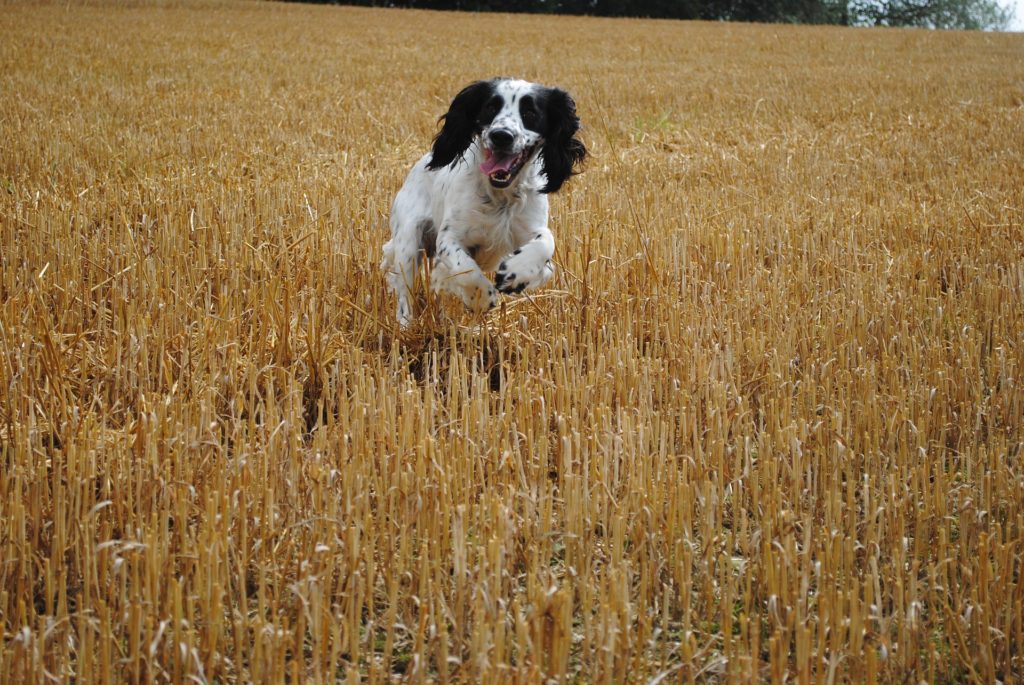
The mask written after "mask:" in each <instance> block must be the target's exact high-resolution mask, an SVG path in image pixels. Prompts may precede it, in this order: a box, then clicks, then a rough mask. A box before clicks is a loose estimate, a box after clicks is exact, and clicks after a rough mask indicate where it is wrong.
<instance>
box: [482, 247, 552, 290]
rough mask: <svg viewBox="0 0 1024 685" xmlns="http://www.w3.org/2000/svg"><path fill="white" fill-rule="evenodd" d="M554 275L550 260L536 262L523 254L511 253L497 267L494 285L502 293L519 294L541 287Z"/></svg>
mask: <svg viewBox="0 0 1024 685" xmlns="http://www.w3.org/2000/svg"><path fill="white" fill-rule="evenodd" d="M517 252H518V250H517ZM554 273H555V267H554V265H553V264H552V263H551V260H550V259H545V260H543V261H538V260H536V259H534V258H533V257H532V256H531V255H528V254H526V253H524V252H519V254H516V252H513V253H512V254H511V255H510V256H508V257H506V258H505V259H504V260H503V261H502V262H501V264H500V265H499V266H498V272H497V273H496V274H495V275H494V285H495V286H496V287H497V288H498V290H500V291H501V292H503V293H508V294H515V293H521V292H523V291H524V290H533V289H534V288H539V287H541V286H542V285H544V284H545V283H547V282H548V281H550V280H551V276H552V275H553V274H554Z"/></svg>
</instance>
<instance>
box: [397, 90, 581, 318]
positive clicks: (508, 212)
mask: <svg viewBox="0 0 1024 685" xmlns="http://www.w3.org/2000/svg"><path fill="white" fill-rule="evenodd" d="M442 119H443V120H444V125H443V126H442V127H441V132H440V133H439V134H438V135H437V137H436V138H435V139H434V146H433V149H432V150H431V152H430V153H429V154H427V155H425V156H424V157H423V158H422V159H420V161H419V162H417V163H416V165H415V166H414V167H413V168H412V171H411V172H409V176H408V177H407V178H406V179H405V183H404V184H403V185H402V188H401V190H399V191H398V195H396V196H395V202H394V204H393V205H392V208H391V240H389V241H388V242H387V243H386V244H385V245H384V259H383V261H382V262H381V268H383V269H384V270H385V271H386V272H387V274H388V283H389V284H390V285H391V287H392V288H393V289H394V291H395V294H396V295H397V296H398V322H399V324H401V325H402V326H407V325H408V324H409V322H410V321H411V320H412V304H411V296H412V286H413V283H414V277H415V274H416V271H417V267H418V265H419V260H420V252H421V251H422V252H423V253H424V254H425V255H426V256H427V258H428V259H433V267H432V270H431V278H430V280H431V287H432V288H433V290H435V291H438V292H442V291H447V292H450V293H453V294H455V295H457V296H458V297H459V298H461V299H462V302H463V303H464V304H465V305H466V307H468V308H469V309H470V310H472V311H474V312H483V311H486V310H488V309H490V308H492V307H494V306H495V305H496V304H497V303H498V291H501V292H503V293H520V292H522V291H523V290H529V289H533V288H539V287H540V286H542V285H544V284H545V283H547V282H548V280H550V278H551V276H552V274H553V273H554V266H553V265H552V263H551V257H552V255H553V254H554V252H555V239H554V236H553V235H552V234H551V230H550V229H549V228H548V198H547V193H553V192H555V191H557V190H558V189H559V188H561V187H562V184H563V183H565V181H566V179H568V178H569V177H570V176H572V175H573V174H575V173H577V171H578V167H579V165H580V164H581V163H582V162H583V158H584V157H585V156H586V154H587V150H586V148H585V147H584V146H583V143H582V142H580V140H579V139H578V138H576V133H577V131H579V128H580V122H579V118H578V117H577V116H576V104H575V103H574V102H573V100H572V98H571V97H569V94H568V93H566V92H565V91H563V90H559V89H557V88H548V87H545V86H541V85H537V84H535V83H528V82H526V81H516V80H512V79H494V80H491V81H477V82H476V83H473V84H470V85H469V86H467V87H466V88H464V89H463V90H462V91H461V92H460V93H459V94H458V95H456V96H455V99H454V100H452V104H451V106H450V107H449V109H448V113H447V114H445V115H444V116H443V117H442ZM488 271H496V272H497V273H496V274H495V277H494V283H493V284H492V283H491V282H490V281H489V280H488V279H487V277H486V276H485V275H484V272H488Z"/></svg>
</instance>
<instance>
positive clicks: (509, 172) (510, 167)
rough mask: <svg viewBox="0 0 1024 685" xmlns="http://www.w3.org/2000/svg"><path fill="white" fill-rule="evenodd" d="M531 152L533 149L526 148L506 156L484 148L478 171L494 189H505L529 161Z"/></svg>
mask: <svg viewBox="0 0 1024 685" xmlns="http://www.w3.org/2000/svg"><path fill="white" fill-rule="evenodd" d="M532 152H533V148H526V149H525V150H523V151H522V152H520V153H518V154H506V153H502V152H496V151H494V150H488V149H487V148H484V161H483V163H482V164H481V165H480V171H481V172H483V173H484V175H486V176H487V178H488V179H489V180H490V182H491V185H492V186H494V187H495V188H507V187H508V186H509V185H510V184H511V183H512V181H513V179H515V177H516V174H518V173H519V171H520V170H521V169H522V168H523V165H524V164H526V161H527V160H528V159H530V154H531V153H532Z"/></svg>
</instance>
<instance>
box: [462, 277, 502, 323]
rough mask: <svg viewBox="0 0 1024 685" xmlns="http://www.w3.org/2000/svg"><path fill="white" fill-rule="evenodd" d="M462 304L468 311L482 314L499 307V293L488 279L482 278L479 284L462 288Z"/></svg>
mask: <svg viewBox="0 0 1024 685" xmlns="http://www.w3.org/2000/svg"><path fill="white" fill-rule="evenodd" d="M462 302H463V304H465V305H466V309H468V310H469V311H471V312H476V313H477V314H480V313H482V312H486V311H487V310H489V309H494V308H495V307H497V306H498V291H497V290H496V289H495V288H494V286H493V285H491V284H490V282H489V281H488V280H487V279H485V278H483V277H481V278H480V279H479V282H477V283H471V284H469V285H466V286H464V287H463V288H462Z"/></svg>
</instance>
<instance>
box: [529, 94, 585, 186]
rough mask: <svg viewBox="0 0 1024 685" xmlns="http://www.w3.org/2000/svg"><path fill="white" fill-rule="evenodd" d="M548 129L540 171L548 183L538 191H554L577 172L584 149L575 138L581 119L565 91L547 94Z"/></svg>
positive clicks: (574, 104) (583, 157) (542, 151)
mask: <svg viewBox="0 0 1024 685" xmlns="http://www.w3.org/2000/svg"><path fill="white" fill-rule="evenodd" d="M546 99H547V117H546V118H547V132H546V134H545V136H544V147H543V148H541V152H540V154H541V160H542V166H541V171H542V172H544V175H545V176H546V177H547V179H548V182H547V185H545V186H544V187H543V188H542V189H541V191H540V192H542V193H554V192H556V191H557V190H558V189H559V188H561V187H562V184H563V183H565V181H566V179H568V178H569V177H570V176H573V175H575V174H578V173H579V172H580V169H579V166H580V165H581V164H582V163H583V160H584V159H585V158H586V156H587V148H586V147H585V146H584V145H583V142H582V141H581V140H580V139H579V138H577V137H576V133H577V132H578V131H579V130H580V119H579V117H578V116H576V103H575V102H574V101H573V99H572V98H571V97H570V96H569V94H568V93H566V92H565V91H564V90H560V89H558V88H551V89H550V90H549V91H548V93H547V98H546Z"/></svg>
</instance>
